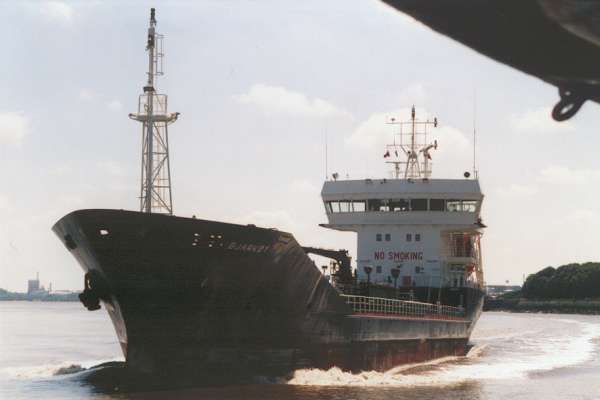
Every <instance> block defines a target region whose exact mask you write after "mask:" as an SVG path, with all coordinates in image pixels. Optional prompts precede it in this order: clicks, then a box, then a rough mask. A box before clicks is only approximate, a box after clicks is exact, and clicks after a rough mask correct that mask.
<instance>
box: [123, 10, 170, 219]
mask: <svg viewBox="0 0 600 400" xmlns="http://www.w3.org/2000/svg"><path fill="white" fill-rule="evenodd" d="M146 51H148V72H147V73H146V74H147V75H148V79H147V81H146V86H144V88H143V89H144V93H143V94H141V95H140V96H139V99H138V112H137V114H129V118H131V119H133V120H135V121H138V122H141V123H142V173H141V178H142V179H141V185H140V211H141V212H146V213H162V214H169V215H172V214H173V199H172V196H171V167H170V163H169V135H168V130H167V126H168V125H169V124H171V123H173V122H175V121H176V120H177V118H178V117H179V113H178V112H176V113H169V112H167V95H166V94H157V93H156V90H155V88H154V78H155V77H156V76H159V75H163V58H164V53H163V35H159V34H157V33H156V18H155V10H154V8H151V9H150V25H149V27H148V39H147V42H146Z"/></svg>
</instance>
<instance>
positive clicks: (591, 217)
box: [565, 208, 600, 223]
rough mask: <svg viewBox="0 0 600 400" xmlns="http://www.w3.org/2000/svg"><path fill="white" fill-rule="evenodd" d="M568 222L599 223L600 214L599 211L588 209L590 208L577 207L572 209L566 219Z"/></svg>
mask: <svg viewBox="0 0 600 400" xmlns="http://www.w3.org/2000/svg"><path fill="white" fill-rule="evenodd" d="M565 221H566V222H575V223H581V222H590V223H594V222H595V223H598V222H600V214H599V213H598V212H597V211H593V210H588V209H580V208H578V209H575V210H573V211H571V212H570V213H569V214H568V215H567V217H566V219H565Z"/></svg>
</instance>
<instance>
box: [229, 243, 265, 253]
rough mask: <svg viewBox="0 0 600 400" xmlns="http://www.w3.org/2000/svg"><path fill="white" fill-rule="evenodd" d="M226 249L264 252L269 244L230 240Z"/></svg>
mask: <svg viewBox="0 0 600 400" xmlns="http://www.w3.org/2000/svg"><path fill="white" fill-rule="evenodd" d="M227 249H228V250H234V251H244V252H247V253H266V252H267V251H268V250H269V246H267V245H266V244H251V243H237V242H231V243H229V245H228V246H227Z"/></svg>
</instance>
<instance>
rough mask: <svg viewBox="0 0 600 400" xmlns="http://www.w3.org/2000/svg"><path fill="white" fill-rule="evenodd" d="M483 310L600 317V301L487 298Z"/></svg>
mask: <svg viewBox="0 0 600 400" xmlns="http://www.w3.org/2000/svg"><path fill="white" fill-rule="evenodd" d="M483 310H484V311H508V312H541V313H553V314H587V315H600V299H525V298H521V297H517V298H502V297H500V298H496V299H491V298H486V299H485V303H484V307H483Z"/></svg>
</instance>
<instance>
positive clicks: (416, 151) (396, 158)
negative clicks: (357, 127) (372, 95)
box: [383, 105, 438, 179]
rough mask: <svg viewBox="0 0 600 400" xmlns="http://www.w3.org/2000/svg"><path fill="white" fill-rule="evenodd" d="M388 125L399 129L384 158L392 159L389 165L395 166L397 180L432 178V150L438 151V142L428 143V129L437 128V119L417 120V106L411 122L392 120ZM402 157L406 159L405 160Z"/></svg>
mask: <svg viewBox="0 0 600 400" xmlns="http://www.w3.org/2000/svg"><path fill="white" fill-rule="evenodd" d="M388 124H391V125H396V126H398V127H399V132H398V133H395V134H394V140H393V143H392V144H388V145H387V146H386V149H385V154H384V155H383V158H386V159H387V158H391V160H389V161H386V163H387V164H392V165H393V166H394V171H393V176H394V178H395V179H400V177H401V176H402V177H403V178H404V179H419V178H420V179H429V177H431V150H435V149H437V140H434V141H433V143H429V142H428V141H427V134H428V128H429V127H434V128H437V124H438V122H437V118H434V119H433V121H430V120H429V119H427V120H425V121H419V120H418V119H417V118H416V113H415V106H414V105H413V106H412V109H411V119H410V121H397V120H396V118H390V120H389V121H388ZM402 155H404V156H405V157H406V158H405V159H403V158H402Z"/></svg>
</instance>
